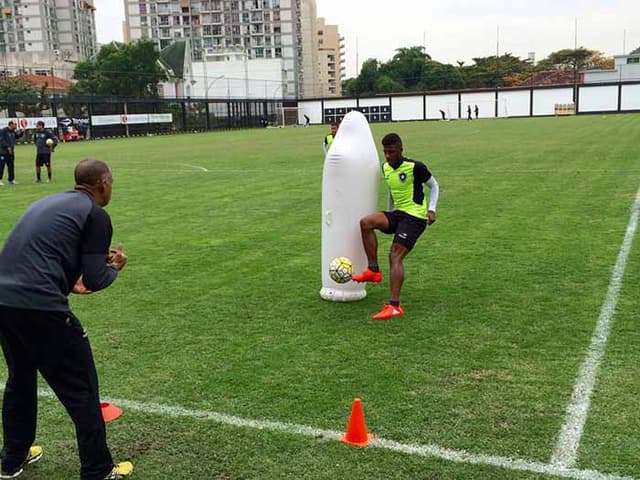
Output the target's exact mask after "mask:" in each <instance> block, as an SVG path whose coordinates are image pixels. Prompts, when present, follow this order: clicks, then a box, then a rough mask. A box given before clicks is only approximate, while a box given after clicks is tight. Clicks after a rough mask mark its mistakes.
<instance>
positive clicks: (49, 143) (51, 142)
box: [46, 138, 53, 147]
mask: <svg viewBox="0 0 640 480" xmlns="http://www.w3.org/2000/svg"><path fill="white" fill-rule="evenodd" d="M46 144H47V147H51V146H53V139H52V138H47V141H46Z"/></svg>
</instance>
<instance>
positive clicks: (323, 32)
mask: <svg viewBox="0 0 640 480" xmlns="http://www.w3.org/2000/svg"><path fill="white" fill-rule="evenodd" d="M316 32H317V45H318V46H317V48H318V63H317V65H318V81H319V83H320V85H321V91H320V94H321V95H322V96H323V97H327V96H329V97H340V96H342V80H344V77H345V66H344V63H345V58H344V55H343V52H344V37H341V36H340V34H339V33H338V26H337V25H327V24H326V23H325V20H324V18H318V19H317V24H316Z"/></svg>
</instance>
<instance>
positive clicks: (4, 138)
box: [0, 120, 24, 185]
mask: <svg viewBox="0 0 640 480" xmlns="http://www.w3.org/2000/svg"><path fill="white" fill-rule="evenodd" d="M16 128H17V124H16V122H15V121H13V120H10V121H9V123H8V124H7V126H6V127H4V128H3V129H2V130H0V185H4V184H3V183H2V177H3V176H4V166H5V165H6V166H7V170H8V173H9V185H15V184H16V183H18V182H16V178H15V161H16V156H15V147H16V139H18V138H20V137H22V135H23V134H24V132H19V131H17V130H16Z"/></svg>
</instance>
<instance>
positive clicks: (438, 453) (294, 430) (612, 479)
mask: <svg viewBox="0 0 640 480" xmlns="http://www.w3.org/2000/svg"><path fill="white" fill-rule="evenodd" d="M39 395H40V396H41V397H45V398H50V399H54V398H56V397H55V395H54V394H53V392H51V391H50V390H47V389H40V391H39ZM103 401H106V402H110V403H113V404H114V405H117V406H119V407H120V408H122V409H123V410H124V411H125V413H126V411H132V412H139V413H142V414H148V415H161V416H165V417H172V418H190V419H194V420H204V421H211V422H215V423H220V424H223V425H230V426H234V427H240V428H253V429H256V430H266V431H272V432H282V433H285V434H289V435H301V436H305V437H311V438H315V439H321V440H325V441H339V439H340V436H342V434H343V432H339V431H336V430H325V429H321V428H315V427H310V426H308V425H299V424H295V423H287V422H277V421H273V420H256V419H251V418H242V417H236V416H234V415H227V414H225V413H218V412H211V411H207V410H193V409H189V408H184V407H180V406H175V405H163V404H160V403H153V402H136V401H133V400H125V399H118V398H105V399H103ZM369 445H370V447H373V448H381V449H384V450H391V451H394V452H400V453H404V454H407V455H419V456H421V457H428V458H438V459H442V460H448V461H450V462H455V463H461V464H473V465H490V466H494V467H499V468H504V469H507V470H517V471H523V472H534V473H540V474H546V475H555V476H557V477H562V478H572V479H577V480H640V479H637V478H634V477H626V476H620V475H615V474H607V473H601V472H598V471H595V470H579V469H576V468H567V467H563V466H558V465H552V464H546V463H541V462H535V461H529V460H522V459H517V458H509V457H500V456H496V455H485V454H481V453H470V452H467V451H465V450H451V449H448V448H442V447H439V446H436V445H419V444H404V443H398V442H394V441H393V440H386V439H384V438H374V439H373V440H371V442H370V443H369ZM345 448H357V447H347V446H345Z"/></svg>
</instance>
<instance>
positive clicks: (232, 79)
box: [124, 0, 318, 98]
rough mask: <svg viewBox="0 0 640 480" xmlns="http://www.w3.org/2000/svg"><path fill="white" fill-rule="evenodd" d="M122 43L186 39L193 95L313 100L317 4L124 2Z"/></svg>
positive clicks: (285, 0) (286, 0)
mask: <svg viewBox="0 0 640 480" xmlns="http://www.w3.org/2000/svg"><path fill="white" fill-rule="evenodd" d="M124 3H125V15H126V26H125V30H126V35H125V38H128V39H130V40H131V41H135V40H138V39H143V38H144V39H151V40H152V41H154V42H155V43H156V44H157V45H158V48H159V49H160V50H162V49H164V48H166V47H167V46H169V45H170V44H171V43H173V42H174V41H175V40H178V39H189V42H190V47H191V48H190V50H191V57H192V58H191V60H192V69H191V72H192V75H193V78H191V79H186V80H188V81H187V82H186V83H187V89H186V92H185V93H186V94H190V95H191V96H194V97H224V96H228V97H246V98H294V97H305V96H306V97H309V96H314V95H315V94H317V91H316V85H317V84H318V81H317V78H316V74H317V67H316V64H317V49H316V47H315V45H314V42H315V40H314V37H313V32H314V26H315V18H316V2H315V0H153V1H152V0H124Z"/></svg>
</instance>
